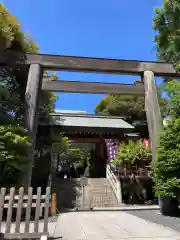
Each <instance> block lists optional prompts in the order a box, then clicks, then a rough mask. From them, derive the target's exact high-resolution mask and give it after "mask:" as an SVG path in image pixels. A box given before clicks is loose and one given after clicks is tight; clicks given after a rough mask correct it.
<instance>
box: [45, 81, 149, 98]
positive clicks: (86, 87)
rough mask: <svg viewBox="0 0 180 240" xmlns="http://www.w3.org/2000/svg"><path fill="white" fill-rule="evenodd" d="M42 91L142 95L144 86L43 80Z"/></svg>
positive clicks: (139, 84)
mask: <svg viewBox="0 0 180 240" xmlns="http://www.w3.org/2000/svg"><path fill="white" fill-rule="evenodd" d="M42 90H43V91H50V92H71V93H94V94H126V95H144V84H143V83H142V82H136V83H135V84H133V85H132V84H119V83H101V82H80V81H64V80H57V81H56V80H52V81H51V80H47V78H44V79H43V85H42Z"/></svg>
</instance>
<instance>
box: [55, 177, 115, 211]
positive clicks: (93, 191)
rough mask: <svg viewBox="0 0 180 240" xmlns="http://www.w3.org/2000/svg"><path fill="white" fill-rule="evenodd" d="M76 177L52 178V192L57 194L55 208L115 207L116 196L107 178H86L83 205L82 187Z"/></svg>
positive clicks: (60, 209)
mask: <svg viewBox="0 0 180 240" xmlns="http://www.w3.org/2000/svg"><path fill="white" fill-rule="evenodd" d="M79 180H80V179H78V178H76V179H71V180H64V179H60V178H56V179H54V181H53V182H52V192H55V193H56V195H57V209H58V211H59V212H60V211H63V210H64V209H75V208H79V209H82V208H84V209H90V208H94V207H99V208H101V207H103V208H105V207H116V206H118V201H117V198H116V196H115V194H114V191H113V189H112V187H111V185H110V183H109V181H108V179H107V178H88V185H87V186H86V187H85V188H84V205H83V199H82V188H81V186H80V183H79Z"/></svg>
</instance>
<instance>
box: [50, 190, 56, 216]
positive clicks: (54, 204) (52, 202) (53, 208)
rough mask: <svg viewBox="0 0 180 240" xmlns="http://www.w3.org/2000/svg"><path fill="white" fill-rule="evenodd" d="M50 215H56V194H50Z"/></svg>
mask: <svg viewBox="0 0 180 240" xmlns="http://www.w3.org/2000/svg"><path fill="white" fill-rule="evenodd" d="M51 215H52V216H55V215H56V193H53V194H52V200H51Z"/></svg>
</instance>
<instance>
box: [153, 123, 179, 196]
mask: <svg viewBox="0 0 180 240" xmlns="http://www.w3.org/2000/svg"><path fill="white" fill-rule="evenodd" d="M153 178H154V182H155V193H156V195H157V196H170V197H177V196H180V118H176V119H172V120H171V121H170V123H169V125H168V126H167V127H166V128H165V129H164V131H163V133H162V135H161V137H160V141H159V147H158V149H157V159H156V161H155V162H154V164H153Z"/></svg>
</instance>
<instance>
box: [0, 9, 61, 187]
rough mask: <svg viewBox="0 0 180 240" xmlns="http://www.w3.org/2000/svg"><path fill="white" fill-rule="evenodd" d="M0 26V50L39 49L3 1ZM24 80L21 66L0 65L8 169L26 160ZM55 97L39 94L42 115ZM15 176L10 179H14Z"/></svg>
mask: <svg viewBox="0 0 180 240" xmlns="http://www.w3.org/2000/svg"><path fill="white" fill-rule="evenodd" d="M0 29H1V31H0V50H1V51H6V50H7V49H10V50H14V51H18V52H21V53H22V54H23V53H25V52H37V53H38V52H39V47H38V46H37V45H36V44H35V43H34V41H33V40H32V38H31V37H30V36H29V34H25V33H23V32H22V29H21V25H20V23H19V22H18V20H17V19H16V17H14V16H12V15H11V14H10V13H9V12H8V10H7V9H6V7H5V6H4V5H3V4H0ZM26 82H27V72H25V71H23V69H18V68H15V67H14V68H10V67H4V66H3V67H1V69H0V144H1V154H3V152H5V155H3V156H1V163H0V165H1V170H3V169H10V171H11V170H12V168H13V169H17V170H20V169H21V171H22V168H21V167H20V165H25V164H27V157H26V156H27V151H26V150H27V148H28V147H29V144H30V143H29V140H28V135H27V131H26V128H25V124H24V102H25V99H24V97H25V89H26ZM55 100H56V96H55V94H54V93H47V92H46V93H43V94H42V95H41V100H40V103H41V104H40V115H43V119H48V116H49V112H52V111H54V108H55ZM15 146H16V147H15ZM15 148H17V151H15V152H14V149H15ZM23 161H24V162H23ZM20 162H21V164H20V165H19V164H18V163H20ZM22 162H23V164H22ZM4 163H5V166H4ZM2 166H3V167H2ZM1 174H2V173H1ZM4 175H7V174H4ZM19 175H20V174H19ZM16 179H17V178H15V179H14V180H13V182H14V183H15V180H16ZM1 182H2V181H1Z"/></svg>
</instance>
